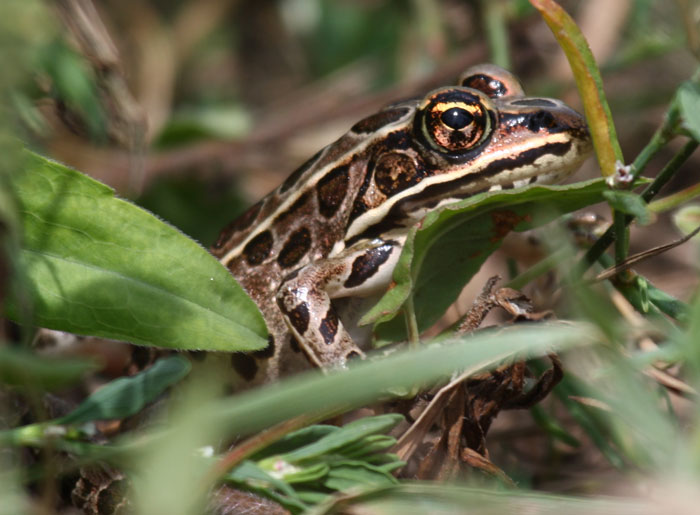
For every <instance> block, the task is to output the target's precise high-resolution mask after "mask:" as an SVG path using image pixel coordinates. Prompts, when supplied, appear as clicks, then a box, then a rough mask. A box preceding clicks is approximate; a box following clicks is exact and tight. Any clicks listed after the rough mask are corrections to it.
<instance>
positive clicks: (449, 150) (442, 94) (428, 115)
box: [415, 88, 492, 156]
mask: <svg viewBox="0 0 700 515" xmlns="http://www.w3.org/2000/svg"><path fill="white" fill-rule="evenodd" d="M485 102H486V99H484V98H482V97H480V96H479V95H476V94H474V93H472V92H470V91H467V90H465V89H461V88H449V89H443V90H437V91H435V92H433V93H431V94H429V95H428V96H427V97H426V99H425V100H424V101H423V103H422V104H421V106H420V107H419V109H418V111H417V112H416V120H415V121H416V126H417V127H416V128H418V127H420V130H421V136H422V137H423V138H422V139H423V140H424V141H426V142H427V143H428V144H429V145H430V146H431V147H432V148H433V149H435V150H437V151H439V152H441V153H446V154H452V155H455V156H458V155H461V154H463V153H464V152H467V151H469V150H472V149H473V148H475V147H477V146H478V145H480V144H481V143H483V142H484V141H485V140H486V138H488V136H489V135H490V133H491V127H492V119H491V114H490V113H489V107H488V106H487V105H485Z"/></svg>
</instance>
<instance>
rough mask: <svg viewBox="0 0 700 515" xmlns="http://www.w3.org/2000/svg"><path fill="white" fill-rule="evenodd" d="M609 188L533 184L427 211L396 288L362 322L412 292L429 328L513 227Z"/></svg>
mask: <svg viewBox="0 0 700 515" xmlns="http://www.w3.org/2000/svg"><path fill="white" fill-rule="evenodd" d="M605 190H606V185H605V182H604V181H603V180H602V179H596V180H593V181H588V182H582V183H575V184H570V185H566V186H538V185H531V186H526V187H525V188H518V189H517V190H508V191H496V192H486V193H482V194H479V195H474V196H473V197H469V198H467V199H465V200H463V201H461V202H459V203H457V204H454V205H451V206H448V207H446V208H445V209H441V210H438V211H433V212H431V213H429V214H428V215H427V216H426V217H425V219H424V220H423V222H422V223H421V224H420V227H414V228H412V229H411V231H410V232H409V234H408V237H407V238H406V243H405V244H404V247H403V251H402V253H401V257H400V258H399V262H398V264H397V265H396V268H395V269H394V276H393V277H394V282H395V286H394V287H393V288H392V289H390V290H389V291H388V292H387V293H386V294H385V295H384V297H383V298H382V299H381V300H380V301H379V303H378V304H377V305H375V306H374V307H373V308H372V309H371V310H370V311H369V312H368V313H367V314H366V315H365V316H364V317H363V319H362V320H361V321H360V323H361V324H369V323H373V322H379V323H381V322H386V321H387V320H391V319H392V318H394V317H395V316H396V315H397V314H398V313H399V312H400V310H401V309H402V307H404V306H405V303H406V301H407V299H408V298H409V296H412V297H413V302H414V306H415V313H416V318H417V321H418V327H419V329H420V330H424V329H426V328H428V327H430V326H431V325H432V324H433V323H435V321H436V320H437V319H438V318H439V317H440V316H441V315H442V314H443V313H444V312H445V309H447V307H448V306H449V305H450V304H451V303H452V302H454V300H455V299H456V298H457V295H459V292H460V291H461V290H462V288H463V287H464V285H465V284H466V283H468V282H469V280H470V279H471V278H472V277H473V275H474V274H475V273H476V272H477V271H478V270H479V268H480V267H481V265H482V264H483V263H484V261H485V260H486V259H487V258H488V257H489V256H490V255H491V254H492V253H493V252H494V251H495V250H496V249H497V248H498V247H499V246H500V244H501V241H502V238H503V236H505V234H507V233H508V232H509V231H510V230H511V229H512V230H514V231H516V232H518V231H524V230H528V229H532V228H533V227H537V226H539V225H542V224H545V223H547V222H550V221H551V220H553V219H554V218H556V217H557V216H558V215H560V214H563V213H568V212H571V211H575V210H577V209H581V208H583V207H586V206H590V205H592V204H596V203H598V202H600V201H601V200H602V199H603V194H604V192H605ZM404 329H405V328H404V326H403V321H402V320H401V319H398V320H395V321H394V323H393V324H387V326H386V327H382V326H380V328H379V334H380V335H381V337H383V338H387V339H389V340H394V341H395V340H400V339H402V338H404V337H405V336H404V333H403V331H404Z"/></svg>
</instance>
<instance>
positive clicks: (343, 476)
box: [323, 461, 398, 491]
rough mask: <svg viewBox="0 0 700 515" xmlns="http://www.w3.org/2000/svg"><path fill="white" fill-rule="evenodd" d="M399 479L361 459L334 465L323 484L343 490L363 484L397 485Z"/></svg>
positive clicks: (333, 488)
mask: <svg viewBox="0 0 700 515" xmlns="http://www.w3.org/2000/svg"><path fill="white" fill-rule="evenodd" d="M397 483H398V481H397V480H396V478H395V477H394V476H392V475H391V474H389V473H388V472H385V471H384V470H382V469H380V468H378V467H374V466H372V465H368V464H367V463H364V462H361V461H345V462H343V463H340V464H337V465H334V466H333V467H332V468H331V470H330V472H329V473H328V479H326V480H325V481H324V482H323V486H325V487H326V488H330V489H332V490H337V491H343V490H348V489H349V488H353V487H356V486H361V485H374V486H381V485H395V484H397Z"/></svg>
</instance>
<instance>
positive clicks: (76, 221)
mask: <svg viewBox="0 0 700 515" xmlns="http://www.w3.org/2000/svg"><path fill="white" fill-rule="evenodd" d="M12 185H13V187H14V189H15V191H16V195H17V198H18V199H19V201H20V203H21V204H22V207H21V216H22V224H23V232H24V235H23V238H24V241H23V243H22V250H21V253H20V262H19V265H18V267H19V272H20V273H21V274H24V278H23V279H24V281H22V282H21V281H17V282H16V283H15V285H14V288H15V296H14V302H11V303H10V305H9V306H8V310H9V314H10V315H11V317H12V318H14V319H15V320H17V321H19V322H22V323H34V324H36V325H40V326H43V327H49V328H52V329H59V330H63V331H70V332H73V333H77V334H88V335H94V336H102V337H105V338H114V339H119V340H126V341H131V342H134V343H139V344H144V345H160V346H163V347H172V348H177V349H202V350H255V349H259V348H262V347H264V346H266V345H267V340H266V338H265V336H266V329H265V323H264V321H263V319H262V316H261V315H260V312H259V311H258V308H257V306H256V305H255V304H254V303H253V301H252V300H250V298H248V296H247V295H246V294H245V292H244V291H243V289H242V288H241V287H240V286H239V285H238V283H237V282H236V281H235V280H234V279H233V277H232V276H231V274H230V273H229V272H228V271H227V270H226V269H225V268H224V267H222V266H221V265H220V264H219V263H218V262H217V261H216V260H215V259H214V258H213V257H212V256H211V255H210V254H209V253H208V252H206V251H205V250H204V249H203V248H201V247H200V246H199V245H197V244H196V243H195V242H194V241H192V240H190V239H189V238H187V237H186V236H184V235H183V234H182V233H180V232H179V231H177V230H176V229H174V228H173V227H171V226H169V225H167V224H165V223H163V222H161V221H160V220H158V219H157V218H155V217H154V216H153V215H151V214H150V213H147V212H146V211H144V210H142V209H140V208H138V207H137V206H134V205H133V204H130V203H129V202H126V201H124V200H121V199H118V198H115V197H114V192H113V191H112V190H111V189H110V188H108V187H107V186H105V185H103V184H100V183H98V182H97V181H94V180H92V179H90V178H89V177H87V176H85V175H82V174H80V173H79V172H77V171H75V170H72V169H70V168H67V167H65V166H62V165H60V164H58V163H56V162H53V161H49V160H47V159H45V158H42V157H40V156H38V155H35V154H31V153H27V154H26V161H25V166H24V169H23V170H21V171H18V172H17V173H16V174H15V176H14V177H13V184H12ZM26 297H28V298H29V299H30V301H31V303H30V305H28V306H27V305H24V304H23V303H22V302H21V300H22V299H23V298H26ZM28 311H29V312H31V313H32V315H33V319H31V320H27V319H26V318H23V315H25V314H26V313H27V312H28Z"/></svg>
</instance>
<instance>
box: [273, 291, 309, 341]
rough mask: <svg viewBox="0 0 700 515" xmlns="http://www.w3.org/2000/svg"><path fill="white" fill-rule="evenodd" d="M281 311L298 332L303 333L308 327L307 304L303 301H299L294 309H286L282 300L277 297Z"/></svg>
mask: <svg viewBox="0 0 700 515" xmlns="http://www.w3.org/2000/svg"><path fill="white" fill-rule="evenodd" d="M277 304H278V305H279V307H280V309H281V310H282V313H284V314H285V315H287V318H288V319H289V323H290V324H292V326H293V327H294V329H296V330H297V332H298V333H299V334H304V333H305V332H306V329H308V327H309V306H308V304H306V303H305V302H300V303H299V304H297V306H296V307H295V308H294V309H291V310H286V309H285V307H284V302H283V301H282V300H281V299H279V300H278V301H277Z"/></svg>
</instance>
